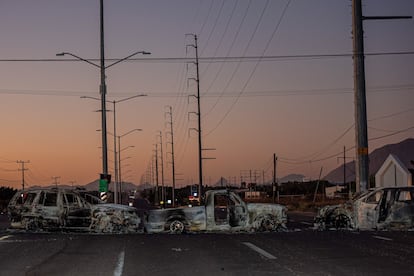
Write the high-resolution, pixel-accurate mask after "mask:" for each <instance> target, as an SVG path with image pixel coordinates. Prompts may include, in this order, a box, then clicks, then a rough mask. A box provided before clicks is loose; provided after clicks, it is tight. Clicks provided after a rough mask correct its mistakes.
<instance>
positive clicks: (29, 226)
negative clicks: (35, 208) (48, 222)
mask: <svg viewBox="0 0 414 276" xmlns="http://www.w3.org/2000/svg"><path fill="white" fill-rule="evenodd" d="M25 228H26V231H33V232H35V231H38V230H40V223H39V221H38V219H36V218H32V219H29V218H27V219H25Z"/></svg>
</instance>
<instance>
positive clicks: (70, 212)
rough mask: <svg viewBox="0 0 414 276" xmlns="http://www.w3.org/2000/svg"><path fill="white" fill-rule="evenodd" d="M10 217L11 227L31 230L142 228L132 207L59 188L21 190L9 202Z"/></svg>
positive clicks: (124, 230) (117, 230)
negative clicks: (107, 202) (108, 202)
mask: <svg viewBox="0 0 414 276" xmlns="http://www.w3.org/2000/svg"><path fill="white" fill-rule="evenodd" d="M85 198H88V199H89V200H86V199H85ZM91 199H93V200H91ZM8 215H9V219H10V224H11V228H14V229H23V230H28V231H43V230H46V231H50V230H74V231H89V232H96V233H134V232H139V231H140V229H141V231H142V229H143V228H142V226H141V219H140V218H139V217H138V215H137V212H136V209H135V208H133V207H129V206H124V205H118V204H106V203H103V202H102V201H100V199H98V198H96V197H93V196H92V195H88V196H85V194H81V193H79V192H77V191H75V190H66V189H58V188H52V189H50V188H49V189H31V190H24V191H18V192H17V193H16V194H15V195H14V196H13V198H12V199H11V200H10V203H9V205H8Z"/></svg>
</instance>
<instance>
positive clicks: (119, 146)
mask: <svg viewBox="0 0 414 276" xmlns="http://www.w3.org/2000/svg"><path fill="white" fill-rule="evenodd" d="M118 102H119V101H118ZM134 131H142V129H140V128H135V129H133V130H130V131H128V132H127V133H125V134H123V135H119V136H114V137H117V138H118V173H117V179H118V182H119V194H120V195H121V196H120V203H121V204H122V179H121V151H122V150H124V149H122V150H121V138H122V137H124V136H126V135H128V134H130V133H132V132H134ZM115 147H116V144H115ZM130 147H132V146H129V147H127V148H130ZM127 148H125V149H127ZM115 160H116V151H115ZM115 198H117V194H116V193H115ZM117 200H118V199H117Z"/></svg>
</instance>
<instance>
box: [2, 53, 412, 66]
mask: <svg viewBox="0 0 414 276" xmlns="http://www.w3.org/2000/svg"><path fill="white" fill-rule="evenodd" d="M364 55H365V56H367V57H370V56H371V57H374V56H404V55H414V51H400V52H372V53H365V54H364ZM343 57H352V53H332V54H303V55H267V56H264V55H263V56H219V57H199V61H200V63H204V62H256V61H258V60H260V61H261V62H263V61H280V60H282V61H292V60H315V59H331V58H343ZM85 59H86V60H88V61H91V62H97V61H99V59H96V58H85ZM105 60H106V61H108V62H116V61H118V60H119V58H107V59H105ZM192 61H193V59H192V58H188V57H160V58H130V59H128V60H125V61H124V62H144V63H188V62H192ZM0 62H80V60H78V59H75V58H65V59H57V58H26V59H24V58H10V59H0Z"/></svg>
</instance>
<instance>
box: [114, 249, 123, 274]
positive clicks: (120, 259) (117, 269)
mask: <svg viewBox="0 0 414 276" xmlns="http://www.w3.org/2000/svg"><path fill="white" fill-rule="evenodd" d="M124 261H125V250H123V251H122V252H121V253H119V255H118V262H117V264H116V267H115V270H114V276H121V275H122V270H124Z"/></svg>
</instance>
